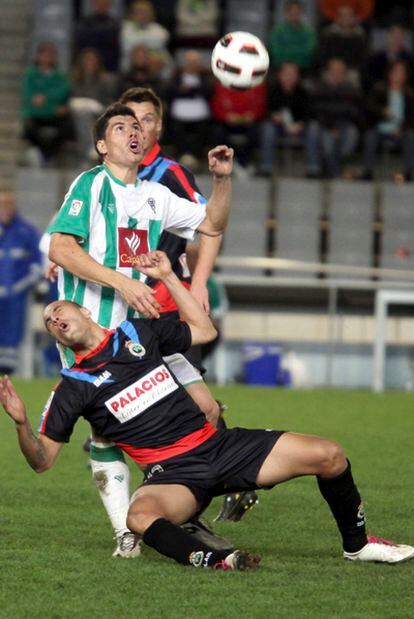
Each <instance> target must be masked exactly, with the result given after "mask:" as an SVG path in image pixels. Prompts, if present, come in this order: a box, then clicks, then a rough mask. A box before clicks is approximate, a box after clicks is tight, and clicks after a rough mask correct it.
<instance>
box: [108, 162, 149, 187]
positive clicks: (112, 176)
mask: <svg viewBox="0 0 414 619" xmlns="http://www.w3.org/2000/svg"><path fill="white" fill-rule="evenodd" d="M102 166H103V168H104V170H105V172H106V173H107V174H108V176H109V177H110V178H111V179H112V180H113V181H114V183H116V184H117V185H121V187H131V186H132V184H131V185H127V184H126V183H124V182H123V181H121V180H119V178H117V177H116V176H114V175H113V174H112V172H111V170H110V169H109V168H108V166H107V165H106V163H103V164H102ZM140 182H141V181H140V180H139V179H137V180H136V181H135V187H136V186H137V185H139V183H140Z"/></svg>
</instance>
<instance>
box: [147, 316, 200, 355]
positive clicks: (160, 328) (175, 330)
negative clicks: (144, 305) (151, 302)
mask: <svg viewBox="0 0 414 619" xmlns="http://www.w3.org/2000/svg"><path fill="white" fill-rule="evenodd" d="M150 326H151V329H152V331H153V332H154V333H155V335H156V336H157V338H158V345H159V349H160V352H161V354H162V355H163V356H165V355H173V354H174V353H176V352H186V351H187V350H188V349H189V348H190V346H191V331H190V327H189V326H188V324H187V323H186V322H182V321H181V320H179V319H178V318H175V317H171V316H161V318H158V319H153V320H151V322H150Z"/></svg>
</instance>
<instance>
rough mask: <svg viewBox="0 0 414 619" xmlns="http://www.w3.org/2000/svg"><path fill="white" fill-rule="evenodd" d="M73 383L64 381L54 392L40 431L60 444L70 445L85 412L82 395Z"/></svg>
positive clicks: (48, 403)
mask: <svg viewBox="0 0 414 619" xmlns="http://www.w3.org/2000/svg"><path fill="white" fill-rule="evenodd" d="M71 382H72V381H69V380H62V381H61V382H60V383H59V385H58V386H57V387H55V388H54V389H53V390H52V393H51V394H50V397H49V400H48V401H47V403H46V406H45V408H44V410H43V413H42V417H41V420H40V424H39V429H38V430H39V432H40V433H41V434H44V435H45V436H48V437H49V438H51V439H53V440H54V441H58V442H59V443H69V439H70V437H71V435H72V432H73V427H74V425H75V423H76V421H77V420H78V418H79V417H80V416H81V415H82V414H83V410H84V407H83V404H82V402H83V397H82V393H81V392H80V390H79V389H76V387H75V385H73V384H71Z"/></svg>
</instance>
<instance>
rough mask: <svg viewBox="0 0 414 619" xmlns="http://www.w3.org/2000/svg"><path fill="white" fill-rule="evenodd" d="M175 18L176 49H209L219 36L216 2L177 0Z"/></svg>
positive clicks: (218, 11) (210, 0) (218, 13)
mask: <svg viewBox="0 0 414 619" xmlns="http://www.w3.org/2000/svg"><path fill="white" fill-rule="evenodd" d="M175 17H176V27H175V44H176V46H177V47H205V48H211V47H213V46H214V44H215V43H216V41H217V40H218V38H219V36H220V32H219V17H220V10H219V3H218V0H204V2H200V1H197V0H196V1H194V0H178V2H177V4H176V8H175Z"/></svg>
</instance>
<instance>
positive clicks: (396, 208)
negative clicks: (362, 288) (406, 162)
mask: <svg viewBox="0 0 414 619" xmlns="http://www.w3.org/2000/svg"><path fill="white" fill-rule="evenodd" d="M413 205H414V187H413V185H411V184H409V185H395V184H394V183H386V184H385V185H384V192H383V213H382V218H383V232H382V243H381V265H380V266H381V267H382V268H385V269H387V268H388V269H413V268H414V239H413V230H414V208H413Z"/></svg>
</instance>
